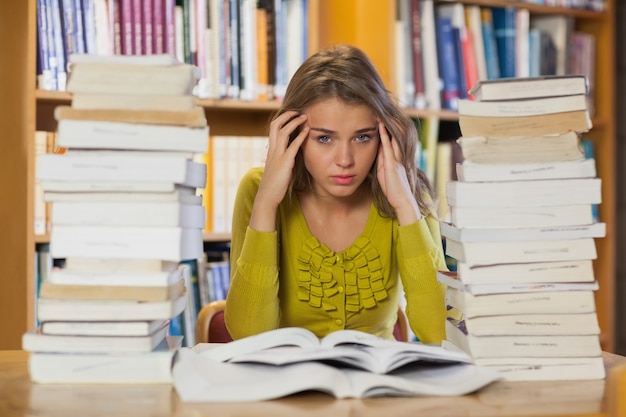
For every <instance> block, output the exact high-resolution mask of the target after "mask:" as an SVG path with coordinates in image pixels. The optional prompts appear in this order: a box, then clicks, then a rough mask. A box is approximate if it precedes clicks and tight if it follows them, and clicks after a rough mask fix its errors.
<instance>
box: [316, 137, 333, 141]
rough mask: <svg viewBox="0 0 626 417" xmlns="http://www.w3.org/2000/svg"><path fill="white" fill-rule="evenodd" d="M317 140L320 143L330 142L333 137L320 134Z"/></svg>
mask: <svg viewBox="0 0 626 417" xmlns="http://www.w3.org/2000/svg"><path fill="white" fill-rule="evenodd" d="M317 141H318V142H319V143H329V142H330V141H331V139H330V136H318V137H317Z"/></svg>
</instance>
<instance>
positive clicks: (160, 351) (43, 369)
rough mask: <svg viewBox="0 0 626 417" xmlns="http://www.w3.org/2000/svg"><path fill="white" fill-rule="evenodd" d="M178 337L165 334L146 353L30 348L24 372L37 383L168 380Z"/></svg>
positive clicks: (178, 344) (137, 382)
mask: <svg viewBox="0 0 626 417" xmlns="http://www.w3.org/2000/svg"><path fill="white" fill-rule="evenodd" d="M182 338H183V337H182V336H166V337H165V338H164V339H163V340H162V341H161V343H160V344H159V345H157V347H156V348H155V349H154V350H153V351H151V352H148V353H144V352H133V353H131V352H120V353H109V352H107V353H103V354H93V353H44V352H31V353H30V355H29V357H28V372H29V375H30V378H31V380H32V381H33V382H36V383H38V384H171V383H172V362H173V360H174V355H175V353H176V352H177V351H178V349H179V348H180V346H181V341H182ZM144 406H145V405H144Z"/></svg>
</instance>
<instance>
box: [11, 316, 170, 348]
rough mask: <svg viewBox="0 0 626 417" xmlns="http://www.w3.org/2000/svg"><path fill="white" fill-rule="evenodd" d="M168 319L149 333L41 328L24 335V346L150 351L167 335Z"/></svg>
mask: <svg viewBox="0 0 626 417" xmlns="http://www.w3.org/2000/svg"><path fill="white" fill-rule="evenodd" d="M168 328H169V322H164V323H163V325H162V326H161V327H159V328H158V329H156V330H155V331H154V332H152V333H150V334H148V335H146V336H72V335H54V334H44V333H42V332H41V328H37V329H34V330H31V331H28V332H26V333H24V334H23V335H22V349H24V350H26V351H28V352H48V353H111V352H119V353H121V352H128V353H130V352H151V351H152V350H153V349H154V348H155V347H156V346H157V345H158V344H159V343H160V342H161V341H162V340H163V339H164V338H165V336H166V335H167V330H168Z"/></svg>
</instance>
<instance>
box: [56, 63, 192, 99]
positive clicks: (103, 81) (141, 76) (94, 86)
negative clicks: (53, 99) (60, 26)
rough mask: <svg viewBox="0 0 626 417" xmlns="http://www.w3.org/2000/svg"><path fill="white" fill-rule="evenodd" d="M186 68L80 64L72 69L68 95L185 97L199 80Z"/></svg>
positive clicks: (182, 65)
mask: <svg viewBox="0 0 626 417" xmlns="http://www.w3.org/2000/svg"><path fill="white" fill-rule="evenodd" d="M200 77H201V73H200V69H199V68H198V67H195V66H193V65H189V64H174V65H134V64H117V63H115V64H110V63H95V62H94V63H87V62H81V63H76V64H74V65H72V71H71V73H70V75H69V77H68V80H67V91H68V92H70V93H92V94H95V93H108V94H144V95H147V94H159V95H173V96H175V95H189V94H192V93H193V87H194V86H195V85H196V83H197V81H198V80H199V79H200Z"/></svg>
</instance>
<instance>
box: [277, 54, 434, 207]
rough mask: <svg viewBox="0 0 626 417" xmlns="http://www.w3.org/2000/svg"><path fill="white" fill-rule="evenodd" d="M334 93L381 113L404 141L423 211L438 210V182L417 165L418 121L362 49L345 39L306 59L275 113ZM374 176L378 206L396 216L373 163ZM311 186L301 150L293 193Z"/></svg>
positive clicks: (412, 182) (402, 150)
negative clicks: (396, 98)
mask: <svg viewBox="0 0 626 417" xmlns="http://www.w3.org/2000/svg"><path fill="white" fill-rule="evenodd" d="M330 98H337V99H339V100H341V101H343V102H344V103H346V104H349V105H365V106H367V107H369V108H370V109H371V110H372V111H373V112H374V113H375V114H376V116H377V117H378V118H379V119H380V120H381V121H382V122H383V124H384V125H385V126H386V127H387V130H388V131H389V133H390V134H391V136H392V137H393V138H394V139H395V140H396V141H397V143H398V145H399V148H400V155H401V156H400V158H401V162H402V164H403V165H404V167H405V169H406V173H407V179H408V181H409V184H410V187H411V190H412V192H413V196H414V197H415V200H416V201H417V203H418V205H419V207H420V210H421V211H422V214H432V215H436V209H435V208H434V206H433V200H434V192H433V190H432V187H431V186H430V183H429V181H428V178H427V177H426V175H424V173H423V172H422V171H420V170H419V169H418V168H417V167H416V165H415V156H416V150H417V141H418V136H417V129H416V127H415V123H414V121H413V120H412V119H411V118H410V117H408V116H407V115H406V114H405V113H404V112H403V111H402V109H401V108H400V107H399V106H398V105H397V103H396V102H395V101H394V100H393V99H392V96H391V94H390V93H389V91H387V89H386V88H385V86H384V83H383V81H382V79H381V78H380V76H379V74H378V72H377V71H376V68H375V67H374V65H373V64H372V62H371V61H370V59H369V58H368V57H367V55H366V54H365V53H364V52H363V51H361V50H360V49H358V48H356V47H354V46H350V45H343V44H342V45H338V46H335V47H332V48H330V49H326V50H323V51H320V52H318V53H316V54H314V55H312V56H311V57H309V58H308V59H307V60H306V61H304V63H303V64H302V65H301V66H300V68H299V69H298V70H297V71H296V72H295V74H294V75H293V77H292V78H291V81H290V82H289V85H288V86H287V90H286V92H285V96H284V99H283V101H282V105H281V107H280V109H279V110H278V111H277V113H276V114H275V115H274V118H276V117H278V116H279V115H281V114H282V113H284V112H286V111H290V110H295V111H298V112H302V111H304V110H305V109H306V108H307V107H309V106H311V105H313V104H315V103H317V102H319V101H323V100H327V99H330ZM368 177H369V182H370V186H371V191H372V195H373V197H374V204H375V205H376V208H377V209H378V211H379V212H380V213H381V215H385V216H387V217H391V218H395V213H394V210H393V208H392V207H391V204H389V201H388V200H387V198H386V197H385V194H384V193H383V191H382V189H381V187H380V184H379V183H378V178H377V176H376V164H373V165H372V168H371V169H370V173H369V176H368ZM310 187H311V176H310V174H309V172H308V171H307V169H306V167H305V166H304V159H303V157H302V153H301V152H299V153H298V156H297V157H296V163H295V168H294V175H293V178H292V180H291V184H290V187H289V195H290V196H292V195H293V193H297V192H299V191H303V190H306V189H309V188H310Z"/></svg>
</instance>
